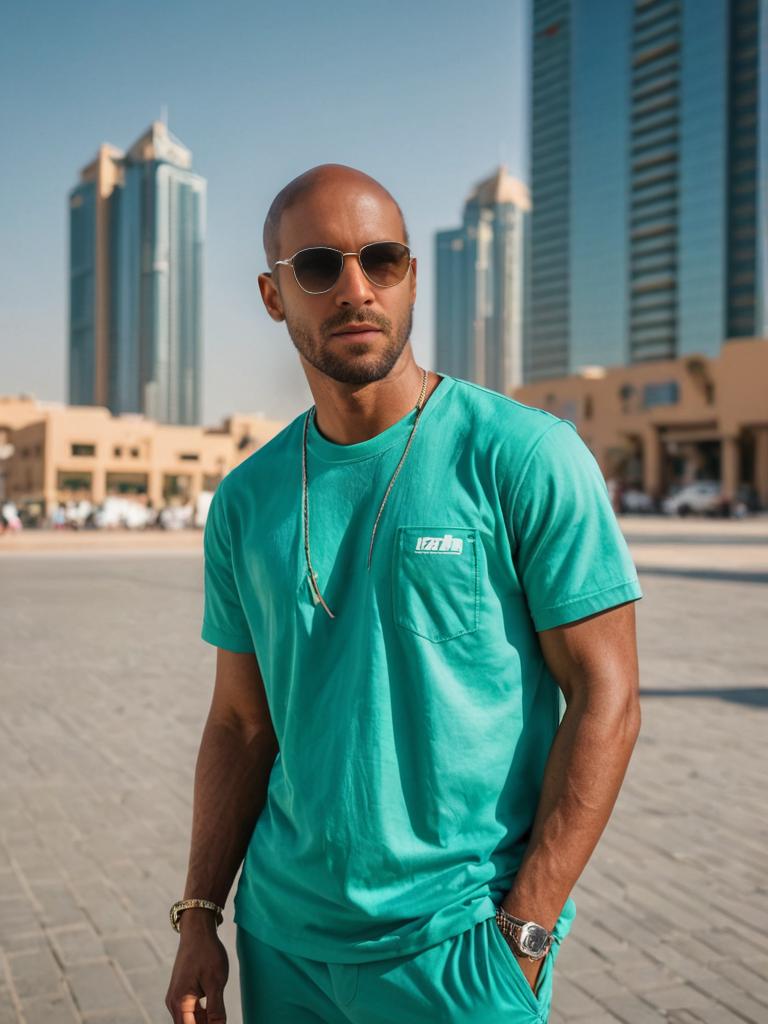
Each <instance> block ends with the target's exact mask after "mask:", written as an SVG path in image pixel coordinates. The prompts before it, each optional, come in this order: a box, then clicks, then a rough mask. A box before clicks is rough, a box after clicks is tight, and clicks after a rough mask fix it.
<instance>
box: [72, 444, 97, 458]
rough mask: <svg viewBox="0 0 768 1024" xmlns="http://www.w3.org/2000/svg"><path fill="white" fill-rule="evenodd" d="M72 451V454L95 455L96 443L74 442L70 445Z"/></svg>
mask: <svg viewBox="0 0 768 1024" xmlns="http://www.w3.org/2000/svg"><path fill="white" fill-rule="evenodd" d="M70 452H71V454H72V455H91V456H93V455H95V454H96V445H95V444H72V445H70Z"/></svg>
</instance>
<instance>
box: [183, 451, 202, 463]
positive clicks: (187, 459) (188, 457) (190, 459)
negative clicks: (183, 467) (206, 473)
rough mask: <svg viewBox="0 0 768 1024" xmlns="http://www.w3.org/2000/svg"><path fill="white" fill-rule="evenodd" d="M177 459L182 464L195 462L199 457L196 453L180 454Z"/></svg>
mask: <svg viewBox="0 0 768 1024" xmlns="http://www.w3.org/2000/svg"><path fill="white" fill-rule="evenodd" d="M179 458H180V459H181V461H182V462H197V461H198V460H199V458H200V455H199V454H198V453H197V452H181V453H180V455H179Z"/></svg>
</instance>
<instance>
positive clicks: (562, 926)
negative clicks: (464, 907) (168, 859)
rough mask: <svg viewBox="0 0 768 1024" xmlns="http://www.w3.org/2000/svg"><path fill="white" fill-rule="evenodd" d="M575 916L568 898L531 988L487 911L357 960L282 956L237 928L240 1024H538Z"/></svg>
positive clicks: (549, 998)
mask: <svg viewBox="0 0 768 1024" xmlns="http://www.w3.org/2000/svg"><path fill="white" fill-rule="evenodd" d="M575 916H576V904H575V903H574V901H573V899H572V898H571V897H569V898H568V900H567V901H566V903H565V906H564V907H563V910H562V913H561V914H560V917H559V918H558V920H557V924H556V925H555V928H554V934H555V941H554V942H553V944H552V948H551V949H550V951H549V953H548V954H547V956H546V958H545V960H544V964H543V965H542V967H541V970H540V971H539V976H538V979H537V984H536V993H534V991H533V989H532V988H531V986H530V984H529V982H528V980H527V978H526V977H525V975H524V974H523V972H522V969H521V967H520V964H519V963H518V961H517V958H516V957H515V955H514V953H513V952H512V950H511V949H510V948H509V946H508V944H507V941H506V939H505V938H504V936H503V935H502V933H501V931H500V930H499V927H498V925H497V924H496V919H495V917H493V916H491V917H487V918H485V919H484V920H482V921H478V922H477V923H476V924H474V925H472V927H470V928H468V929H467V930H466V931H463V932H460V933H459V934H458V935H452V936H451V937H450V938H447V939H445V940H443V942H439V943H438V944H437V945H435V946H430V947H429V948H428V949H424V950H419V951H418V952H416V953H409V954H407V955H406V956H400V957H388V958H387V959H385V960H371V961H368V962H367V963H360V964H340V963H325V962H324V961H321V960H310V959H308V958H307V957H303V956H294V955H292V954H289V953H284V952H283V951H282V950H279V949H277V948H275V947H274V946H270V945H268V944H267V943H265V942H262V941H261V940H260V939H257V938H256V937H255V936H254V935H252V934H251V933H250V932H247V931H246V930H245V929H244V928H242V927H239V926H238V929H237V957H238V961H239V965H240V996H241V1003H242V1009H243V1024H350V1022H351V1024H393V1022H394V1021H396V1022H397V1024H424V1021H430V1022H437V1021H440V1022H444V1024H470V1022H471V1024H502V1022H503V1024H532V1022H535V1024H545V1022H546V1021H548V1020H549V1011H550V1006H551V1004H552V974H553V970H554V966H555V960H556V959H557V954H558V952H559V950H560V943H561V942H562V940H563V939H564V938H565V936H566V935H567V934H568V932H569V931H570V929H571V924H572V922H573V919H574V917H575Z"/></svg>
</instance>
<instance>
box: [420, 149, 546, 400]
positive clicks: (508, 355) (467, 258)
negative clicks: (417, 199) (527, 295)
mask: <svg viewBox="0 0 768 1024" xmlns="http://www.w3.org/2000/svg"><path fill="white" fill-rule="evenodd" d="M529 209H530V201H529V197H528V189H527V188H526V186H525V185H524V184H522V182H520V181H517V180H516V179H515V178H512V177H511V176H510V175H509V174H508V173H507V170H506V168H505V167H503V166H502V167H500V168H499V169H498V170H497V171H496V173H495V174H493V175H492V176H491V177H490V178H488V179H486V180H484V181H481V182H480V183H479V184H478V185H477V186H476V187H475V188H474V189H473V190H472V192H471V194H470V195H469V197H468V198H467V201H466V203H465V205H464V215H463V223H462V226H461V227H460V228H455V229H451V230H447V231H439V232H437V234H436V236H435V250H436V267H437V287H436V316H435V335H436V341H435V367H436V369H437V370H438V371H442V372H444V373H448V374H451V376H454V377H461V378H463V379H465V380H472V381H475V382H476V383H477V384H482V385H483V386H485V387H489V388H492V389H494V390H496V391H501V392H503V393H505V394H506V393H507V392H509V391H510V390H511V389H512V388H514V387H518V386H519V385H520V384H522V334H523V318H524V316H525V301H524V287H525V277H524V266H525V257H526V252H525V249H526V244H527V233H528V232H527V223H528V216H529Z"/></svg>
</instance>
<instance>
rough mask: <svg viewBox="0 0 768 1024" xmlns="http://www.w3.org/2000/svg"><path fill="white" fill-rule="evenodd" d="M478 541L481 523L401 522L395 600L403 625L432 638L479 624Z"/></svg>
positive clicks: (394, 576)
mask: <svg viewBox="0 0 768 1024" xmlns="http://www.w3.org/2000/svg"><path fill="white" fill-rule="evenodd" d="M477 544H478V531H477V528H476V527H471V526H398V527H397V530H396V533H395V547H394V552H393V556H392V602H393V612H394V617H395V622H396V623H397V625H398V626H400V627H401V628H402V629H407V630H409V631H410V632H412V633H415V634H416V635H417V636H421V637H424V638H425V639H426V640H431V641H433V642H438V641H440V640H451V639H453V638H454V637H457V636H462V635H463V634H465V633H473V632H474V631H475V630H476V629H477V627H478V610H479V592H478V565H477V558H478V554H477Z"/></svg>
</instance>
